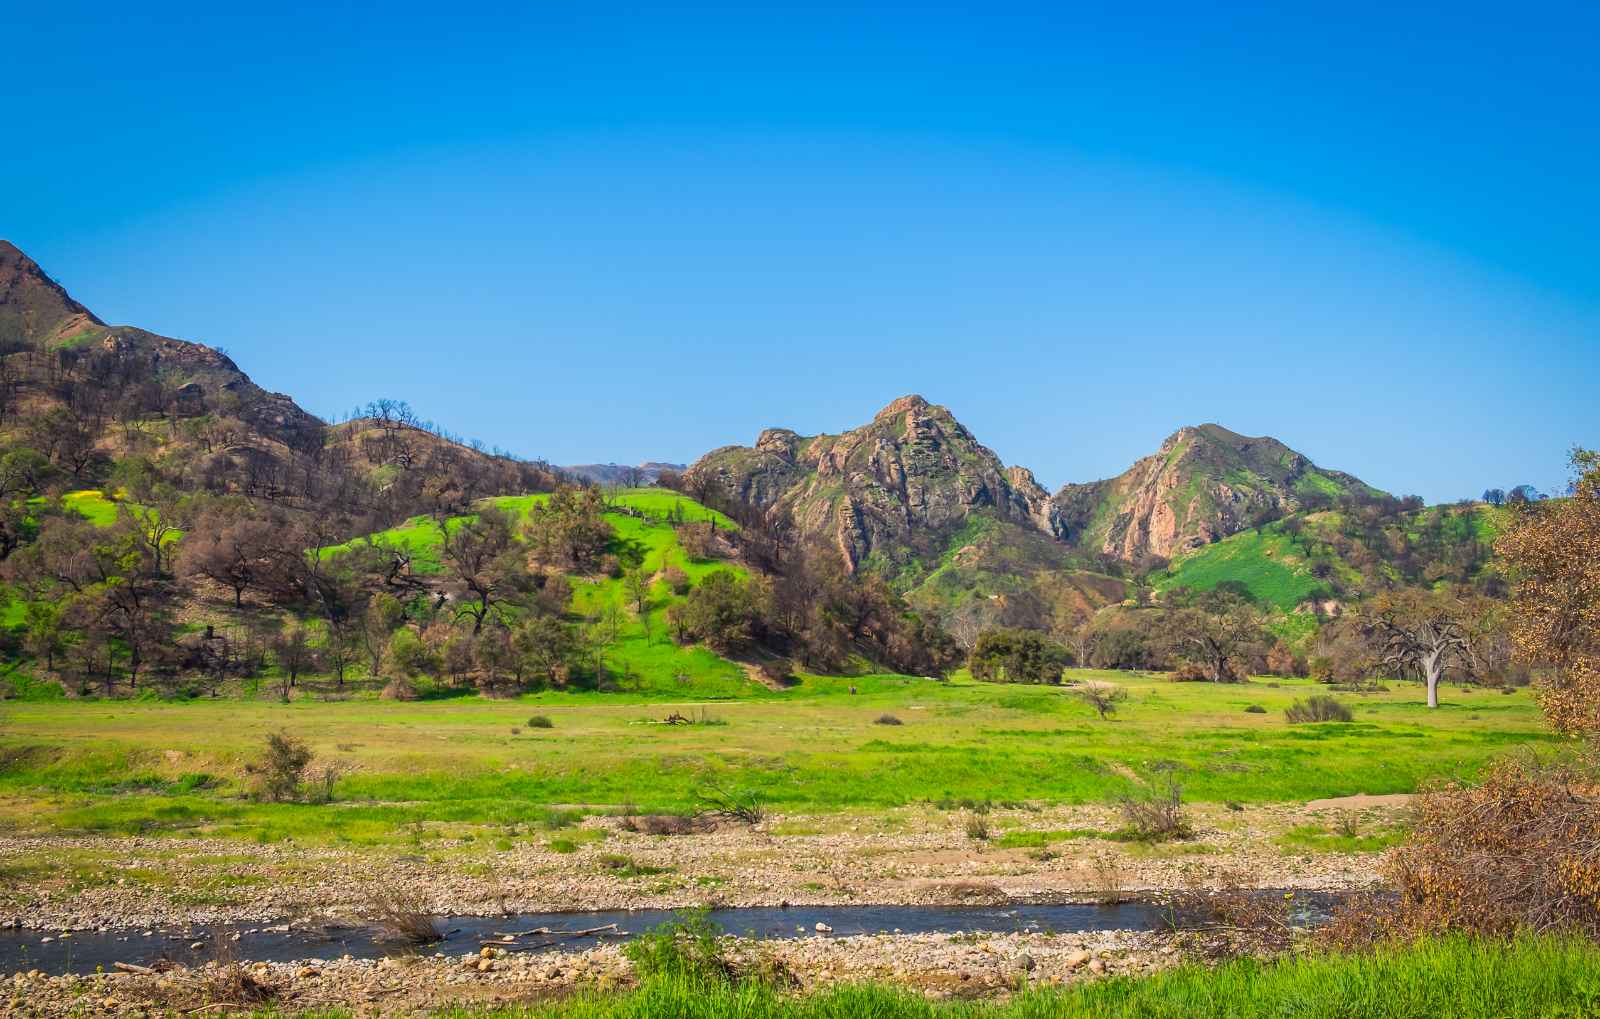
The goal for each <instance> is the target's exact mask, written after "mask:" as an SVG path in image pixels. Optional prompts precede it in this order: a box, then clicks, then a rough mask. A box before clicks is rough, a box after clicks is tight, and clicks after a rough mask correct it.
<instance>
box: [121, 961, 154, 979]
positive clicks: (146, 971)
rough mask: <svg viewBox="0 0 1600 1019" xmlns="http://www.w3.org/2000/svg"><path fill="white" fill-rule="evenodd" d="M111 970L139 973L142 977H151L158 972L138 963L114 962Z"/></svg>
mask: <svg viewBox="0 0 1600 1019" xmlns="http://www.w3.org/2000/svg"><path fill="white" fill-rule="evenodd" d="M111 968H112V969H114V970H120V971H121V972H123V973H137V974H139V975H140V976H150V975H154V974H155V972H156V971H155V970H153V969H151V968H150V967H149V966H140V965H139V964H138V963H132V962H114V963H112V964H111Z"/></svg>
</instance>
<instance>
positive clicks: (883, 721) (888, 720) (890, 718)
mask: <svg viewBox="0 0 1600 1019" xmlns="http://www.w3.org/2000/svg"><path fill="white" fill-rule="evenodd" d="M872 724H873V725H905V724H906V723H904V722H902V721H900V719H899V718H897V717H895V716H894V715H879V716H878V717H877V718H874V719H873V720H872Z"/></svg>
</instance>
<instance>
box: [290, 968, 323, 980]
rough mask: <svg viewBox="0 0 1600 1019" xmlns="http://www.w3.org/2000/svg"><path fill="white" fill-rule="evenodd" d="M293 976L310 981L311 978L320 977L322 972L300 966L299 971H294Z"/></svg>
mask: <svg viewBox="0 0 1600 1019" xmlns="http://www.w3.org/2000/svg"><path fill="white" fill-rule="evenodd" d="M294 975H295V976H297V977H299V978H300V979H301V980H310V979H312V978H313V977H319V976H321V975H322V971H321V970H319V969H317V968H316V967H315V966H301V967H300V968H299V969H297V970H295V972H294Z"/></svg>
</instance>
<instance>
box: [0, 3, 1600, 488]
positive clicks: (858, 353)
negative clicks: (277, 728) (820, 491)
mask: <svg viewBox="0 0 1600 1019" xmlns="http://www.w3.org/2000/svg"><path fill="white" fill-rule="evenodd" d="M157 6H165V7H166V8H167V9H166V10H165V11H153V10H150V9H147V8H153V7H157ZM228 6H230V5H219V4H208V5H206V6H204V7H196V8H193V9H190V10H181V9H180V5H129V4H125V3H118V4H105V5H75V4H71V3H34V4H21V5H13V6H12V8H11V9H9V10H8V11H7V13H6V15H5V16H4V19H3V21H4V24H3V28H0V47H3V52H4V53H5V70H4V74H3V81H4V83H5V103H4V109H5V127H6V138H7V140H6V143H5V146H4V150H3V154H0V236H5V237H8V238H10V239H11V240H13V241H15V242H16V243H17V244H19V245H20V246H21V247H22V248H23V249H24V250H26V251H28V252H29V253H31V254H32V255H34V257H36V258H37V259H38V260H39V261H40V262H41V263H43V264H44V266H45V267H46V269H47V270H48V271H50V272H51V273H52V274H53V275H55V276H56V277H57V278H58V279H60V280H61V281H62V282H63V283H65V284H66V285H67V286H68V288H69V289H70V290H72V292H73V293H74V294H75V295H77V296H78V297H79V298H80V299H81V300H83V301H84V302H85V303H87V304H88V305H89V306H90V307H92V308H93V309H94V310H95V311H97V312H98V313H99V314H100V315H101V316H102V317H105V318H107V319H109V320H111V321H114V322H118V323H130V324H137V325H141V326H144V327H146V328H149V329H153V330H155V331H158V332H162V333H165V334H168V335H173V336H179V337H183V338H186V339H194V340H200V341H203V342H208V343H212V344H215V345H218V346H221V347H224V348H226V349H227V350H228V351H229V352H230V353H231V354H232V355H233V356H234V357H235V359H236V360H238V361H239V362H240V364H241V365H242V366H243V367H244V368H245V369H246V370H247V371H249V372H250V373H251V375H252V376H254V377H255V378H256V379H257V381H259V382H260V383H262V384H263V385H265V386H267V387H269V388H272V389H277V390H282V391H285V392H288V393H290V394H292V395H293V396H295V397H296V398H297V399H298V400H300V402H301V403H302V404H303V405H305V406H306V407H307V408H308V409H310V410H312V411H314V412H317V413H321V414H323V415H329V416H331V415H335V414H339V413H341V412H342V411H344V410H345V409H346V408H348V407H350V406H351V405H353V404H355V403H357V402H360V401H364V400H366V399H369V398H371V397H374V396H380V395H382V396H393V397H397V398H403V399H407V400H409V401H410V402H411V403H412V404H413V406H415V407H416V408H417V409H418V410H419V411H420V412H421V413H422V414H424V415H425V416H427V417H430V418H433V419H435V420H437V421H439V422H441V423H442V424H444V425H446V426H447V427H449V428H450V429H451V430H453V431H455V432H458V433H461V434H464V435H468V436H476V437H480V438H482V439H484V440H485V441H487V442H490V443H494V444H498V445H501V446H504V447H506V448H509V449H512V450H514V451H517V452H519V453H522V454H525V455H534V456H544V457H547V458H549V459H551V460H553V461H555V462H558V463H559V462H568V463H570V462H578V461H589V460H619V461H624V462H629V461H637V460H640V459H644V458H651V459H678V460H686V459H692V458H693V457H694V456H696V455H698V454H699V453H701V452H703V451H704V450H706V449H708V448H710V447H713V446H717V445H722V444H726V443H730V442H749V441H752V440H753V438H754V436H755V434H756V432H757V431H758V430H759V429H760V428H762V427H764V426H766V425H787V426H791V427H794V428H796V429H798V430H800V431H803V432H813V431H837V430H839V429H842V428H845V427H848V426H850V425H853V424H856V423H859V422H861V421H863V420H865V419H866V418H867V417H868V416H870V414H871V413H872V412H873V411H874V410H875V409H876V408H877V407H879V406H880V405H882V404H883V403H885V402H887V401H888V400H890V399H892V398H893V397H895V396H898V395H901V394H903V393H907V392H920V393H922V394H923V395H925V396H927V397H928V398H929V399H931V400H934V401H935V402H939V403H944V404H946V405H948V406H949V407H951V409H952V410H954V411H955V413H956V414H957V415H958V416H959V417H960V418H961V419H962V420H963V421H964V422H966V423H967V424H968V425H969V427H971V428H972V430H973V431H974V432H975V433H976V434H977V435H978V436H979V437H980V438H981V439H982V440H983V441H985V442H987V443H988V444H989V445H990V446H992V447H993V448H994V449H995V450H996V451H997V452H998V453H999V454H1000V455H1001V456H1002V457H1003V458H1004V459H1005V460H1006V461H1007V462H1008V463H1020V464H1024V465H1027V466H1030V467H1032V468H1033V469H1034V470H1035V471H1036V472H1037V473H1038V475H1039V477H1040V479H1041V480H1042V481H1043V482H1045V483H1046V484H1047V485H1049V486H1050V487H1052V488H1053V487H1054V486H1056V485H1059V484H1060V483H1062V482H1064V481H1068V480H1088V479H1092V478H1095V477H1101V476H1106V475H1109V474H1114V473H1116V472H1118V471H1120V470H1122V469H1123V468H1124V467H1126V466H1127V464H1128V463H1130V462H1131V461H1132V460H1133V459H1134V458H1135V457H1137V456H1139V455H1142V454H1144V453H1147V452H1150V451H1151V450H1153V449H1154V447H1155V446H1156V445H1157V443H1159V441H1160V440H1161V439H1162V437H1164V436H1165V435H1167V434H1168V433H1170V432H1171V431H1172V430H1174V429H1175V428H1177V427H1178V426H1179V425H1182V424H1186V423H1199V422H1203V421H1217V422H1220V423H1223V424H1225V425H1227V426H1228V427H1230V428H1233V429H1235V430H1237V431H1242V432H1245V433H1249V434H1272V435H1276V436H1278V437H1280V438H1282V439H1284V440H1285V441H1287V442H1288V443H1289V444H1290V445H1292V446H1294V447H1296V448H1297V449H1300V450H1302V451H1303V452H1305V453H1307V454H1308V455H1310V456H1312V457H1313V458H1314V459H1316V460H1317V461H1318V462H1320V463H1322V464H1324V465H1327V466H1331V467H1337V468H1341V469H1345V470H1349V471H1352V472H1355V473H1357V474H1359V475H1361V476H1362V477H1364V478H1365V479H1367V480H1368V481H1370V482H1372V483H1374V484H1377V485H1380V486H1382V487H1384V488H1387V489H1390V490H1392V491H1396V492H1418V493H1420V494H1422V495H1424V496H1426V497H1428V498H1429V499H1430V500H1442V499H1450V498H1456V497H1459V496H1463V495H1475V494H1476V493H1478V492H1480V491H1481V490H1482V489H1483V488H1484V487H1485V486H1486V485H1490V484H1494V485H1500V486H1504V487H1509V486H1511V485H1513V484H1517V483H1520V482H1531V483H1533V484H1536V485H1539V486H1540V487H1542V488H1547V489H1549V488H1554V487H1556V486H1557V485H1558V484H1560V483H1562V482H1563V481H1564V479H1565V477H1566V471H1565V466H1564V460H1565V450H1566V448H1567V447H1569V446H1570V445H1572V444H1573V443H1575V442H1585V443H1588V444H1591V445H1592V444H1596V443H1600V410H1597V409H1596V400H1595V392H1596V388H1597V387H1596V381H1597V377H1600V258H1597V257H1596V250H1597V249H1596V245H1597V239H1600V165H1597V164H1600V70H1597V68H1600V59H1597V57H1596V52H1597V47H1596V45H1595V43H1596V39H1597V37H1600V15H1596V14H1595V13H1594V11H1593V8H1592V5H1591V6H1589V7H1588V9H1586V8H1585V6H1583V5H1577V4H1574V5H1571V6H1566V7H1554V6H1550V7H1547V6H1542V5H1539V4H1517V5H1497V6H1496V7H1494V8H1484V9H1482V10H1474V9H1472V8H1471V7H1469V6H1466V5H1452V6H1448V7H1446V6H1440V7H1438V8H1437V9H1434V10H1431V11H1428V10H1421V9H1417V8H1411V9H1400V8H1398V7H1394V6H1392V5H1381V6H1374V7H1371V8H1366V7H1363V6H1361V5H1352V4H1339V5H1329V6H1327V7H1325V8H1323V9H1321V10H1318V11H1313V10H1311V9H1310V8H1308V7H1307V6H1306V5H1299V4H1272V5H1263V6H1262V7H1260V8H1250V7H1234V8H1232V9H1231V10H1225V9H1223V8H1217V7H1210V6H1203V5H1201V6H1197V5H1192V4H1175V5H1171V6H1170V7H1163V6H1161V5H1153V6H1148V7H1146V8H1145V9H1144V10H1143V12H1142V13H1139V14H1121V13H1117V14H1113V13H1109V12H1110V11H1111V10H1113V9H1117V10H1121V9H1124V8H1127V7H1128V5H1122V4H1118V5H1106V8H1105V9H1104V10H1102V11H1094V10H1087V9H1080V10H1077V11H1072V10H1067V9H1066V8H1067V6H1068V5H1059V4H1050V5H1040V6H1038V7H1013V6H1006V5H1003V4H986V5H974V6H973V7H972V8H970V9H966V10H961V9H955V8H933V7H912V6H906V7H892V8H891V7H887V6H885V7H880V8H877V9H876V10H875V11H872V12H863V11H862V10H860V9H851V8H848V7H840V8H830V7H824V6H820V5H814V4H810V5H806V6H805V7H802V8H796V9H793V10H779V9H776V8H769V9H767V10H765V11H761V12H757V11H752V10H750V9H748V7H747V6H746V5H739V6H733V7H728V8H724V9H716V8H708V7H697V8H692V9H691V8H680V9H668V8H665V7H660V8H652V9H639V10H635V9H629V8H622V7H618V8H608V7H605V6H602V5H600V4H570V5H564V6H563V7H559V8H558V7H550V8H546V9H543V10H538V9H534V10H531V11H530V10H524V11H520V12H517V11H513V10H509V9H506V10H493V9H487V8H481V7H476V6H474V5H471V4H442V5H441V4H433V3H430V4H426V5H415V6H412V5H409V4H405V3H392V4H388V5H370V6H367V7H366V9H365V10H364V11H363V12H357V11H355V10H354V9H353V8H346V9H341V10H339V11H336V12H330V11H327V10H323V9H321V8H322V5H316V6H311V5H306V6H300V5H297V4H294V3H288V4H279V5H273V6H272V7H270V8H269V9H267V11H266V12H265V13H260V14H252V15H237V14H229V13H227V12H226V11H225V10H223V8H226V7H228ZM329 6H335V5H329ZM337 6H341V7H343V6H344V5H337ZM754 6H762V5H754ZM1285 8H1299V10H1297V11H1288V10H1285Z"/></svg>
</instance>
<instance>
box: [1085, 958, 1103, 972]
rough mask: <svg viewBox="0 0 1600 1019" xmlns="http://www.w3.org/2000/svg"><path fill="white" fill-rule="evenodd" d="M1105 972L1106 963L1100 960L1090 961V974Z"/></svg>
mask: <svg viewBox="0 0 1600 1019" xmlns="http://www.w3.org/2000/svg"><path fill="white" fill-rule="evenodd" d="M1105 971H1106V964H1105V962H1104V961H1102V960H1100V959H1090V960H1089V972H1090V973H1104V972H1105Z"/></svg>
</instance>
